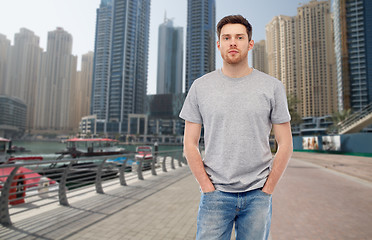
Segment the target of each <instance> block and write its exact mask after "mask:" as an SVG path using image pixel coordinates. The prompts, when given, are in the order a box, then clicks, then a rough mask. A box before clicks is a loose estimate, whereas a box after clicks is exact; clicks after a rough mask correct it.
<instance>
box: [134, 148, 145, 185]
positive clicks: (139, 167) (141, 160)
mask: <svg viewBox="0 0 372 240" xmlns="http://www.w3.org/2000/svg"><path fill="white" fill-rule="evenodd" d="M145 157H146V154H144V155H143V157H142V158H141V159H140V160H139V164H138V167H137V175H138V179H139V180H144V179H143V175H142V165H143V161H144V160H145ZM132 166H133V165H132Z"/></svg>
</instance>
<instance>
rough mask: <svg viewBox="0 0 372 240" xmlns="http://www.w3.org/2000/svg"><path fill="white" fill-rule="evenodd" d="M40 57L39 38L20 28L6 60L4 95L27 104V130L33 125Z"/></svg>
mask: <svg viewBox="0 0 372 240" xmlns="http://www.w3.org/2000/svg"><path fill="white" fill-rule="evenodd" d="M41 55H42V49H41V48H40V46H39V37H38V36H36V35H35V34H34V32H32V31H30V30H28V29H26V28H21V29H20V31H19V33H16V34H15V35H14V46H12V47H11V51H10V55H9V58H8V59H9V61H8V71H7V84H6V93H7V94H8V95H10V96H12V97H17V98H19V99H21V100H22V101H24V102H25V103H26V104H27V117H26V118H27V121H26V128H28V129H29V128H30V127H31V126H32V125H33V118H34V108H35V98H36V94H35V93H36V83H37V79H38V75H39V66H40V61H41Z"/></svg>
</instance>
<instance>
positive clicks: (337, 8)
mask: <svg viewBox="0 0 372 240" xmlns="http://www.w3.org/2000/svg"><path fill="white" fill-rule="evenodd" d="M333 3H334V5H333V12H334V29H335V35H334V37H335V52H336V62H337V90H338V99H337V100H338V109H339V110H340V111H341V110H344V109H350V108H351V109H353V110H359V109H361V108H363V107H364V106H366V105H368V104H369V103H371V102H372V66H371V63H372V32H371V31H370V27H368V26H370V25H371V24H372V16H371V14H370V13H371V11H372V2H371V1H367V0H335V1H334V2H333Z"/></svg>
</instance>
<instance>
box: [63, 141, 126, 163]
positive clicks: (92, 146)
mask: <svg viewBox="0 0 372 240" xmlns="http://www.w3.org/2000/svg"><path fill="white" fill-rule="evenodd" d="M65 143H66V144H67V147H66V150H65V151H62V152H57V153H56V154H62V155H70V156H71V157H72V158H78V157H94V156H109V155H119V154H123V153H128V151H126V150H125V149H124V148H121V147H119V146H118V143H119V141H117V140H114V139H109V138H72V139H68V140H66V141H65Z"/></svg>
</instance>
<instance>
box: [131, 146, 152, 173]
mask: <svg viewBox="0 0 372 240" xmlns="http://www.w3.org/2000/svg"><path fill="white" fill-rule="evenodd" d="M134 159H135V160H136V161H137V162H138V161H139V160H141V159H142V160H143V164H142V169H143V170H147V169H151V162H152V159H153V155H152V147H151V146H138V147H137V148H136V154H135V155H134Z"/></svg>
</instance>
